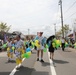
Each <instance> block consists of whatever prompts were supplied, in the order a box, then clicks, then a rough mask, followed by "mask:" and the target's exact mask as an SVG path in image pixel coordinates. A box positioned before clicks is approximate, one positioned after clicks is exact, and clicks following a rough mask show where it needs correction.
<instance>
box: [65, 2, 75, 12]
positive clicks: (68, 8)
mask: <svg viewBox="0 0 76 75" xmlns="http://www.w3.org/2000/svg"><path fill="white" fill-rule="evenodd" d="M75 3H76V1H75V2H74V3H73V4H72V5H71V6H70V7H69V8H68V9H67V10H66V11H65V13H66V12H68V11H69V10H70V9H71V8H72V7H73V6H74V4H75Z"/></svg>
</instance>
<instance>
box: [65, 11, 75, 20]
mask: <svg viewBox="0 0 76 75" xmlns="http://www.w3.org/2000/svg"><path fill="white" fill-rule="evenodd" d="M75 14H76V12H74V13H73V14H71V15H70V16H69V17H67V18H66V19H65V20H64V21H66V20H68V18H70V17H72V16H73V15H75Z"/></svg>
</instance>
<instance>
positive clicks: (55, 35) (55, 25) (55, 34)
mask: <svg viewBox="0 0 76 75" xmlns="http://www.w3.org/2000/svg"><path fill="white" fill-rule="evenodd" d="M54 29H55V36H56V24H54Z"/></svg>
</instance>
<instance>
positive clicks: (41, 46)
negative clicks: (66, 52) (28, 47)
mask: <svg viewBox="0 0 76 75" xmlns="http://www.w3.org/2000/svg"><path fill="white" fill-rule="evenodd" d="M42 34H43V32H38V33H37V36H36V37H35V41H36V40H38V43H36V44H37V45H36V47H37V61H39V54H40V52H41V60H40V61H41V62H44V60H43V49H44V38H43V37H42Z"/></svg>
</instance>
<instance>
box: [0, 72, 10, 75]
mask: <svg viewBox="0 0 76 75" xmlns="http://www.w3.org/2000/svg"><path fill="white" fill-rule="evenodd" d="M9 74H10V72H0V75H9Z"/></svg>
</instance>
